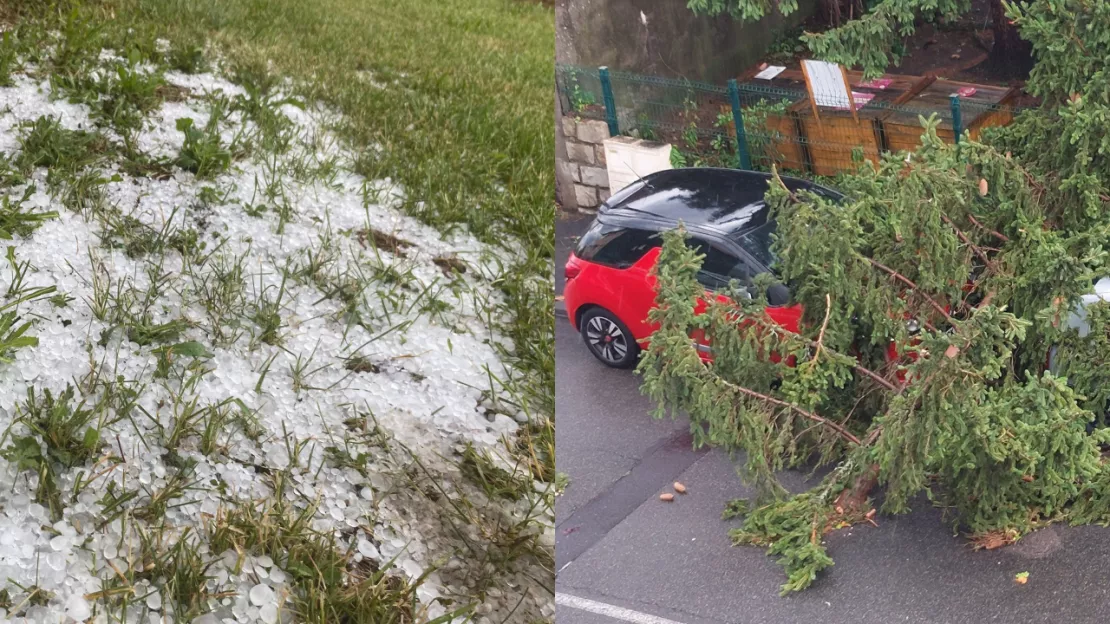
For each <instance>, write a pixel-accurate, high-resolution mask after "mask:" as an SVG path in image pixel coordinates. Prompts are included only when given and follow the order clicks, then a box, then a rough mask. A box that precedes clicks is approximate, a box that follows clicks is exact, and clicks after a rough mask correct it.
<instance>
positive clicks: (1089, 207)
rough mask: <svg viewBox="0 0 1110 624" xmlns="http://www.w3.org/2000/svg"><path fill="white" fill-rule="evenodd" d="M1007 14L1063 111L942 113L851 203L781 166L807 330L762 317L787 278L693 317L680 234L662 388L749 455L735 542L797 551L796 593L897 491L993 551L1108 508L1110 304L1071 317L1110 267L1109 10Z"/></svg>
mask: <svg viewBox="0 0 1110 624" xmlns="http://www.w3.org/2000/svg"><path fill="white" fill-rule="evenodd" d="M1011 11H1012V16H1013V17H1014V18H1015V19H1016V21H1017V22H1018V24H1019V26H1020V27H1021V32H1022V34H1023V36H1026V37H1027V38H1028V39H1029V40H1030V41H1031V42H1032V43H1033V45H1034V49H1035V52H1036V54H1037V58H1038V63H1039V65H1038V68H1037V69H1036V70H1034V73H1033V77H1032V79H1031V80H1030V83H1029V90H1030V91H1032V92H1034V93H1036V94H1038V95H1039V96H1041V97H1042V98H1044V99H1045V101H1046V102H1047V103H1048V105H1047V106H1046V107H1045V108H1043V109H1040V110H1036V111H1031V112H1028V113H1025V114H1023V115H1022V116H1020V117H1019V118H1018V119H1017V120H1016V121H1015V123H1013V124H1012V125H1010V126H1009V127H1007V128H1003V129H996V130H994V131H992V132H987V133H985V136H984V137H983V140H982V142H976V141H971V140H970V139H969V138H968V137H966V136H965V137H964V139H963V140H962V141H961V143H960V144H959V146H958V147H955V146H951V145H947V144H944V143H943V142H941V141H940V140H939V139H938V138H937V136H936V132H935V128H936V120H924V119H923V120H922V123H923V127H924V133H923V137H922V142H923V145H922V147H921V148H919V149H918V150H917V152H916V153H914V154H912V155H909V156H907V154H905V153H902V154H898V155H893V156H890V157H888V158H886V159H885V160H883V161H882V162H881V164H880V165H879V166H878V167H877V168H872V167H870V166H864V167H862V168H861V169H860V171H859V172H858V173H857V174H854V175H851V176H845V177H844V178H843V179H842V180H840V182H839V185H840V188H841V190H842V191H844V192H845V193H846V194H847V195H848V198H849V199H848V200H847V201H845V202H843V203H840V204H836V203H832V202H830V201H828V200H826V199H824V198H822V197H818V196H815V195H811V194H808V193H804V192H802V193H790V192H789V191H788V190H787V189H786V188H785V187H784V186H783V185H781V184H779V183H777V181H774V180H773V181H772V185H771V186H772V189H771V191H770V192H769V193H768V197H767V198H768V201H769V203H770V204H771V206H772V211H773V215H774V218H775V219H776V220H777V222H778V228H777V240H776V243H775V253H776V255H777V257H778V266H777V279H781V280H782V281H783V282H785V283H786V284H788V285H789V287H790V289H791V293H792V296H793V298H794V300H795V301H796V302H797V303H800V304H802V305H803V306H804V310H805V314H804V317H803V322H802V328H801V332H800V333H799V334H792V333H789V332H786V331H785V330H783V329H781V328H780V327H778V326H777V325H775V324H774V323H773V322H772V321H771V319H770V318H769V317H768V316H767V315H766V312H765V305H766V297H765V294H764V293H765V292H766V289H767V288H768V286H769V285H770V281H771V278H770V277H769V276H763V278H762V279H760V280H758V281H757V283H756V285H755V287H754V288H753V289H752V290H753V291H754V293H752V297H751V299H748V298H746V297H743V296H740V294H741V293H739V292H738V290H739V288H740V286H739V285H738V284H734V285H733V286H732V288H733V289H734V292H733V294H734V296H733V297H732V298H731V299H732V301H734V302H737V303H728V302H719V301H712V302H710V303H709V305H708V308H707V310H706V312H705V313H704V314H702V315H695V314H694V303H695V301H696V300H697V299H698V298H699V297H703V296H704V290H703V288H702V287H701V286H700V285H699V283H698V282H697V281H696V279H695V275H696V272H697V270H698V267H699V265H700V262H701V258H700V257H699V256H698V255H697V253H696V252H694V251H692V250H690V249H688V248H686V247H685V245H683V239H684V233H683V232H682V231H681V230H679V231H676V232H672V233H670V234H668V235H666V236H665V243H664V247H663V253H662V255H661V258H660V263H659V267H658V269H657V274H658V288H659V292H658V304H659V306H658V308H657V309H656V310H654V311H653V312H652V318H653V320H654V321H656V322H658V323H659V330H658V331H657V332H656V333H655V335H654V336H653V337H652V340H651V343H650V348H649V349H647V350H646V351H645V353H644V356H643V360H642V361H641V364H640V369H639V370H640V371H641V372H642V373H643V375H644V391H645V392H646V393H647V394H649V395H650V396H651V397H652V398H654V399H656V400H657V401H658V402H659V405H660V407H659V415H663V414H665V413H666V412H667V411H682V412H685V413H688V414H689V415H690V418H691V422H692V427H693V431H694V434H695V443H696V444H698V445H702V444H709V445H713V446H717V447H720V448H723V449H726V450H728V451H730V452H731V451H736V452H738V454H739V456H740V457H741V458H742V460H743V463H742V473H743V476H745V478H747V479H748V480H749V481H750V482H751V483H752V484H753V485H754V486H755V489H756V492H757V493H758V495H757V497H756V499H755V500H754V501H752V502H751V503H749V504H747V505H745V504H740V503H736V504H733V505H730V507H729V509H728V510H726V514H729V515H743V516H744V522H743V525H742V526H741V527H740V528H739V529H737V530H735V531H733V534H732V537H733V539H734V541H736V542H737V543H746V544H755V545H761V546H765V547H767V548H768V552H769V554H772V555H774V556H776V557H778V559H779V561H780V563H781V564H782V566H783V567H784V568H785V571H786V574H787V583H786V584H785V585H783V591H784V593H785V592H789V591H793V590H800V589H803V588H805V587H807V586H808V585H809V584H810V583H812V582H813V580H814V579H815V578H817V574H818V573H819V572H820V571H821V570H822V569H824V568H826V567H828V566H829V565H831V564H832V559H831V558H830V557H829V555H828V553H826V552H825V548H824V546H823V542H822V536H823V535H825V534H826V533H827V532H828V531H830V530H833V529H835V528H837V527H840V526H844V525H845V524H850V523H854V522H859V521H862V520H864V519H869V518H872V517H873V515H868V514H870V513H871V512H872V509H871V499H870V497H871V496H873V495H875V494H876V493H877V492H878V491H879V490H881V491H882V500H883V504H882V508H881V511H882V512H883V513H902V512H905V511H907V510H908V509H909V505H910V503H911V502H912V501H914V500H915V497H917V496H918V495H920V494H922V493H924V494H926V495H927V496H928V497H929V499H931V500H933V501H936V502H938V503H941V504H943V505H945V506H947V507H948V508H950V509H951V511H952V512H953V513H952V514H951V516H950V517H951V518H952V520H953V522H954V523H955V524H956V525H957V526H958V527H959V528H960V529H961V530H963V531H965V532H966V533H968V534H969V535H971V536H972V537H973V538H974V539H976V540H986V541H993V542H994V543H998V542H1002V543H1005V542H1008V541H1012V540H1013V539H1016V538H1018V537H1019V536H1020V535H1022V534H1023V533H1026V532H1028V531H1030V530H1032V529H1034V528H1037V527H1039V526H1043V525H1044V524H1045V523H1049V522H1054V521H1070V522H1081V523H1091V522H1099V523H1106V522H1110V466H1108V465H1107V464H1106V463H1105V462H1104V460H1103V459H1102V454H1101V450H1100V449H1101V447H1102V446H1103V445H1106V444H1108V443H1110V429H1106V428H1102V427H1099V426H1092V423H1093V424H1094V425H1100V424H1104V414H1105V412H1106V409H1107V406H1108V401H1110V366H1106V362H1107V361H1110V304H1107V303H1094V304H1092V305H1090V306H1089V307H1088V308H1087V309H1086V312H1085V321H1086V323H1087V324H1088V326H1089V333H1081V332H1080V331H1078V330H1077V329H1075V328H1074V327H1073V325H1074V324H1075V323H1074V321H1075V320H1077V319H1075V318H1074V317H1073V316H1072V313H1073V311H1075V310H1076V309H1078V306H1079V304H1080V301H1081V298H1082V297H1083V295H1085V294H1089V293H1091V292H1092V285H1093V284H1094V283H1095V281H1096V280H1098V279H1100V278H1102V277H1106V276H1110V255H1108V253H1107V250H1108V249H1110V88H1108V87H1110V83H1108V82H1107V76H1110V72H1107V71H1105V70H1106V69H1107V67H1108V65H1110V64H1108V63H1107V61H1108V60H1110V19H1106V16H1105V15H1103V13H1105V12H1106V11H1107V9H1106V8H1105V6H1104V3H1086V4H1085V3H1082V2H1080V1H1079V0H1053V1H1049V0H1037V1H1035V2H1030V3H1027V4H1026V5H1024V7H1023V8H1021V9H1020V10H1015V9H1011ZM1065 41H1071V42H1072V43H1070V44H1064V43H1061V42H1065ZM1080 48H1083V49H1084V50H1086V52H1087V55H1084V54H1081V53H1080V52H1079V50H1080ZM1088 56H1093V57H1094V60H1091V59H1090V58H1088ZM907 319H915V320H916V321H918V323H919V324H920V327H921V330H920V333H917V334H911V333H910V332H909V330H908V329H907V323H906V321H907ZM696 330H701V331H704V332H705V335H706V336H707V337H708V338H709V340H710V341H711V343H712V346H713V361H712V362H708V363H707V362H703V361H702V360H701V358H700V357H699V355H698V352H697V350H696V348H695V347H694V345H693V344H692V342H691V340H690V335H691V333H692V332H694V331H696ZM892 341H893V343H894V344H895V345H897V349H898V351H899V356H898V357H897V358H896V359H895V360H893V361H892V360H891V359H890V358H889V357H888V356H887V347H888V345H889V344H890V343H891V342H892ZM1050 350H1052V352H1053V353H1054V357H1053V365H1052V367H1051V368H1050V367H1048V366H1046V361H1047V359H1048V358H1047V356H1048V354H1049V352H1050ZM788 362H790V363H791V364H792V365H788V364H787V363H788ZM815 464H816V465H826V466H830V467H831V470H829V471H828V472H827V476H826V477H825V478H824V479H823V480H822V481H821V482H820V483H819V485H818V486H817V487H815V488H813V489H811V490H809V491H807V492H804V493H801V494H793V495H792V494H790V493H789V492H787V491H786V490H785V489H784V488H783V487H782V486H781V485H780V484H779V483H778V481H777V480H776V478H775V473H776V472H777V471H779V470H781V469H784V468H787V467H794V466H803V465H804V466H807V467H808V466H813V465H815Z"/></svg>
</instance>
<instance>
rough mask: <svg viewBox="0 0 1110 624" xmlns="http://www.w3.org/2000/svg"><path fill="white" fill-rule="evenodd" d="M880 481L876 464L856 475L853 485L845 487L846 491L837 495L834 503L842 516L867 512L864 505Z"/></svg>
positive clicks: (837, 511) (834, 506)
mask: <svg viewBox="0 0 1110 624" xmlns="http://www.w3.org/2000/svg"><path fill="white" fill-rule="evenodd" d="M878 483H879V465H878V464H875V465H872V466H869V467H868V468H867V470H865V471H864V472H863V474H861V475H860V476H858V477H856V481H855V483H853V484H852V487H850V488H844V491H843V492H841V493H840V495H839V496H837V497H836V503H834V505H833V508H834V509H836V513H838V514H840V515H841V516H849V517H850V516H859V515H863V514H865V513H867V510H866V509H864V506H865V505H866V504H867V497H868V495H870V494H871V490H873V489H875V485H877V484H878Z"/></svg>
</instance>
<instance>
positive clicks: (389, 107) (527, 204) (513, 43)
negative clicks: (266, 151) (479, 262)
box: [6, 0, 555, 414]
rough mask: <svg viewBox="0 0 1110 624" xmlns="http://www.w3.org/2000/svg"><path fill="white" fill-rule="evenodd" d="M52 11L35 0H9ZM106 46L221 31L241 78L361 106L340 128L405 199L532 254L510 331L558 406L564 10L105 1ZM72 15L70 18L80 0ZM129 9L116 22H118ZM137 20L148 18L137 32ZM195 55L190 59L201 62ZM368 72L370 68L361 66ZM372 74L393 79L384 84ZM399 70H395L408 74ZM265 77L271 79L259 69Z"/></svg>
mask: <svg viewBox="0 0 1110 624" xmlns="http://www.w3.org/2000/svg"><path fill="white" fill-rule="evenodd" d="M6 4H8V5H9V11H8V12H9V13H11V12H12V10H13V9H12V7H15V8H19V7H23V10H25V11H33V12H35V13H37V14H39V15H41V14H42V9H41V8H40V7H36V5H38V3H37V2H31V1H30V0H8V2H7V3H6ZM89 8H90V9H91V10H92V11H94V12H95V13H96V14H97V15H99V16H100V18H99V19H97V20H95V21H96V22H97V24H98V25H99V26H100V27H101V28H102V36H103V37H104V38H105V40H106V41H105V43H107V44H109V45H110V44H112V43H115V44H117V45H118V46H119V47H120V48H121V49H127V48H128V47H129V46H139V45H140V44H139V43H132V42H147V41H151V40H152V39H153V38H155V37H166V38H167V39H169V40H170V41H171V42H174V43H175V44H176V45H181V46H185V47H184V48H181V49H183V50H189V49H192V48H189V47H188V46H190V45H193V43H192V42H198V41H205V40H209V41H213V42H215V43H216V44H217V45H218V46H219V47H221V48H222V49H223V50H224V51H225V52H226V53H227V55H228V58H229V59H230V60H231V61H232V63H233V66H234V67H236V68H243V69H242V71H238V72H236V75H237V76H238V77H239V79H240V80H243V79H250V78H252V77H257V76H259V75H263V74H262V72H260V70H259V69H258V68H259V67H261V66H263V64H264V63H265V62H267V61H272V63H273V66H272V68H273V71H274V72H275V73H277V74H281V75H285V76H290V77H292V78H293V80H294V81H296V82H297V83H298V84H302V85H303V87H302V89H303V93H302V95H303V96H305V97H306V98H311V99H321V100H323V101H325V102H327V103H329V104H331V105H333V106H335V107H336V108H338V109H339V110H341V111H342V112H343V113H344V114H345V116H346V119H345V121H344V122H343V125H342V127H341V128H339V131H340V133H341V134H342V135H343V136H344V137H345V138H347V139H349V140H351V141H352V142H353V143H354V144H355V145H360V146H369V145H379V146H381V150H366V151H364V152H363V153H364V157H363V158H362V159H361V160H360V161H359V169H360V170H361V172H362V173H364V174H365V175H367V176H368V177H370V178H382V177H387V176H388V177H391V178H393V179H394V180H396V181H398V182H400V183H401V184H402V185H403V186H404V188H405V189H406V192H407V199H406V201H405V205H404V208H405V209H406V210H407V211H408V212H410V213H412V214H414V215H417V216H419V217H420V218H422V219H424V220H425V221H427V222H429V223H431V224H433V225H435V226H437V227H440V228H443V229H449V228H450V227H451V226H452V225H453V224H458V223H465V224H467V225H468V226H469V227H470V228H471V230H472V231H473V232H474V233H475V234H476V235H477V236H479V237H480V238H482V239H483V240H486V241H488V242H492V243H496V242H498V241H500V240H502V239H503V238H504V237H503V236H501V235H500V234H499V233H500V232H501V231H506V232H508V233H510V234H512V235H514V236H515V237H516V238H517V239H519V240H520V241H521V242H522V243H523V244H522V248H523V249H524V252H525V254H526V258H525V260H524V261H523V262H522V263H520V264H519V265H517V266H513V267H508V268H507V271H506V274H505V275H504V276H502V279H501V280H500V282H499V283H500V284H501V286H502V289H503V290H504V292H505V294H506V298H507V300H508V303H507V305H508V308H509V309H510V311H511V312H512V313H513V318H514V321H513V323H512V324H511V325H510V326H509V327H508V328H506V329H507V332H508V333H509V335H510V337H511V338H512V339H513V342H514V345H515V349H514V353H513V355H514V357H515V358H516V359H517V360H518V361H519V363H520V366H521V368H522V369H523V370H524V371H526V374H524V375H522V376H521V380H520V381H519V383H518V384H516V385H517V391H518V392H519V394H520V395H521V397H522V400H523V399H526V400H527V401H528V402H529V403H531V405H532V406H538V408H539V409H540V411H541V412H545V413H548V414H550V413H553V411H554V369H555V359H554V350H553V337H554V317H553V314H552V309H553V308H552V304H553V301H552V299H553V292H552V289H550V288H548V287H545V286H543V285H542V282H541V283H540V284H541V285H540V286H539V287H537V286H536V285H535V283H534V282H533V285H532V286H528V285H527V284H528V282H529V280H536V279H537V278H540V279H543V280H549V279H550V272H551V261H552V258H553V256H554V172H553V167H552V164H551V163H552V162H553V161H552V158H553V154H554V136H553V133H552V130H551V112H550V109H551V105H550V102H551V97H552V93H553V91H552V88H551V85H552V80H553V76H554V65H553V50H554V12H553V10H552V8H551V7H550V6H544V5H542V4H539V3H533V2H526V1H520V0H443V1H441V2H422V1H420V0H390V1H386V0H321V1H319V2H303V1H302V0H272V1H269V2H257V1H254V0H100V2H95V3H92V4H90V5H89ZM56 14H57V15H58V16H59V17H60V18H61V19H62V21H63V23H64V22H65V19H66V17H67V15H68V14H67V12H66V11H64V10H62V9H58V10H57V11H56ZM108 15H114V19H108V18H107V16H108ZM128 29H134V30H133V32H130V33H129V32H128ZM183 64H185V65H188V64H189V63H188V61H187V60H186V61H185V62H183ZM360 76H362V77H366V78H360ZM369 76H372V77H373V78H372V81H373V82H377V83H379V84H384V85H386V86H387V87H386V88H384V89H383V88H378V87H375V86H373V85H372V84H371V80H370V79H369ZM394 81H395V82H394ZM254 82H255V84H256V85H259V87H260V88H263V89H264V88H265V87H266V86H267V85H266V84H265V81H264V80H262V81H259V80H255V81H254Z"/></svg>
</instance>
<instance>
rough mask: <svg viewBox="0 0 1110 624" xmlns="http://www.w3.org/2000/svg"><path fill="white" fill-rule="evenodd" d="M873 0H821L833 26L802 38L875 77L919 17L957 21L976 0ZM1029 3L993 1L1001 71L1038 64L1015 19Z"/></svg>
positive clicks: (690, 0) (700, 0)
mask: <svg viewBox="0 0 1110 624" xmlns="http://www.w3.org/2000/svg"><path fill="white" fill-rule="evenodd" d="M1034 1H1037V0H1034ZM871 4H872V6H871V7H870V8H867V7H865V6H864V3H863V0H821V4H820V5H819V6H820V9H821V13H822V14H823V15H824V17H825V18H826V20H827V21H828V23H829V25H830V26H831V27H832V28H831V29H830V30H828V31H826V32H823V33H808V32H807V33H805V34H804V35H802V41H804V42H805V43H806V45H808V46H809V49H810V51H811V52H812V53H813V54H814V56H815V57H817V58H820V59H822V60H826V61H832V62H835V63H840V64H841V65H844V66H846V67H856V66H860V67H862V68H863V70H864V73H865V74H866V75H867V76H870V77H874V76H878V75H880V74H882V73H883V72H884V71H885V70H886V68H887V67H889V66H890V65H891V64H892V63H896V62H897V61H898V59H899V54H898V52H897V51H898V50H900V49H902V39H903V38H904V37H908V36H910V35H912V34H913V33H914V31H915V29H916V27H917V24H918V23H919V22H921V21H928V22H935V21H938V20H954V19H956V18H957V17H959V16H960V15H962V14H964V13H967V12H968V11H969V10H970V9H971V1H970V0H879V1H877V2H873V3H871ZM1007 4H1009V5H1010V6H1009V10H1007V7H1006V5H1007ZM1023 4H1024V2H1021V1H1018V2H1013V3H1006V2H1005V1H1004V0H991V2H990V6H991V13H992V26H993V27H992V30H993V33H994V45H993V47H992V49H991V53H990V59H989V61H990V63H991V65H992V68H993V69H994V71H995V72H996V74H997V75H1000V76H1013V77H1018V76H1024V75H1025V74H1026V73H1027V72H1028V71H1029V68H1030V67H1031V66H1032V64H1033V62H1032V55H1031V51H1032V49H1031V46H1030V45H1029V42H1028V41H1026V40H1023V39H1022V38H1021V37H1020V36H1019V34H1018V30H1017V28H1016V25H1015V23H1014V21H1013V15H1014V12H1016V11H1020V10H1021V7H1022V6H1023ZM687 6H688V7H689V8H690V9H691V10H692V11H694V12H695V13H698V14H704V15H711V16H714V15H723V14H727V15H730V16H732V17H733V18H735V19H740V20H742V21H745V22H749V21H751V22H754V21H758V20H760V19H762V18H763V17H764V16H766V15H768V14H769V13H771V12H772V11H777V12H779V13H781V14H782V15H790V14H791V13H793V12H795V11H797V10H798V0H687Z"/></svg>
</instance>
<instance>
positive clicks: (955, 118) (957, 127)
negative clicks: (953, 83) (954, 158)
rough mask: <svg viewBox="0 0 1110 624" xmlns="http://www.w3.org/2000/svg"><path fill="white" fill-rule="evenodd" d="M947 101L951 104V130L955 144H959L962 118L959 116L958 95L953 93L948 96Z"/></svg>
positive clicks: (962, 126)
mask: <svg viewBox="0 0 1110 624" xmlns="http://www.w3.org/2000/svg"><path fill="white" fill-rule="evenodd" d="M948 102H949V103H950V104H951V105H952V132H953V133H954V134H955V137H956V138H955V142H956V145H959V144H960V135H961V134H963V133H964V124H963V120H962V119H961V118H960V95H959V94H958V93H953V94H952V95H950V96H948Z"/></svg>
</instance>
